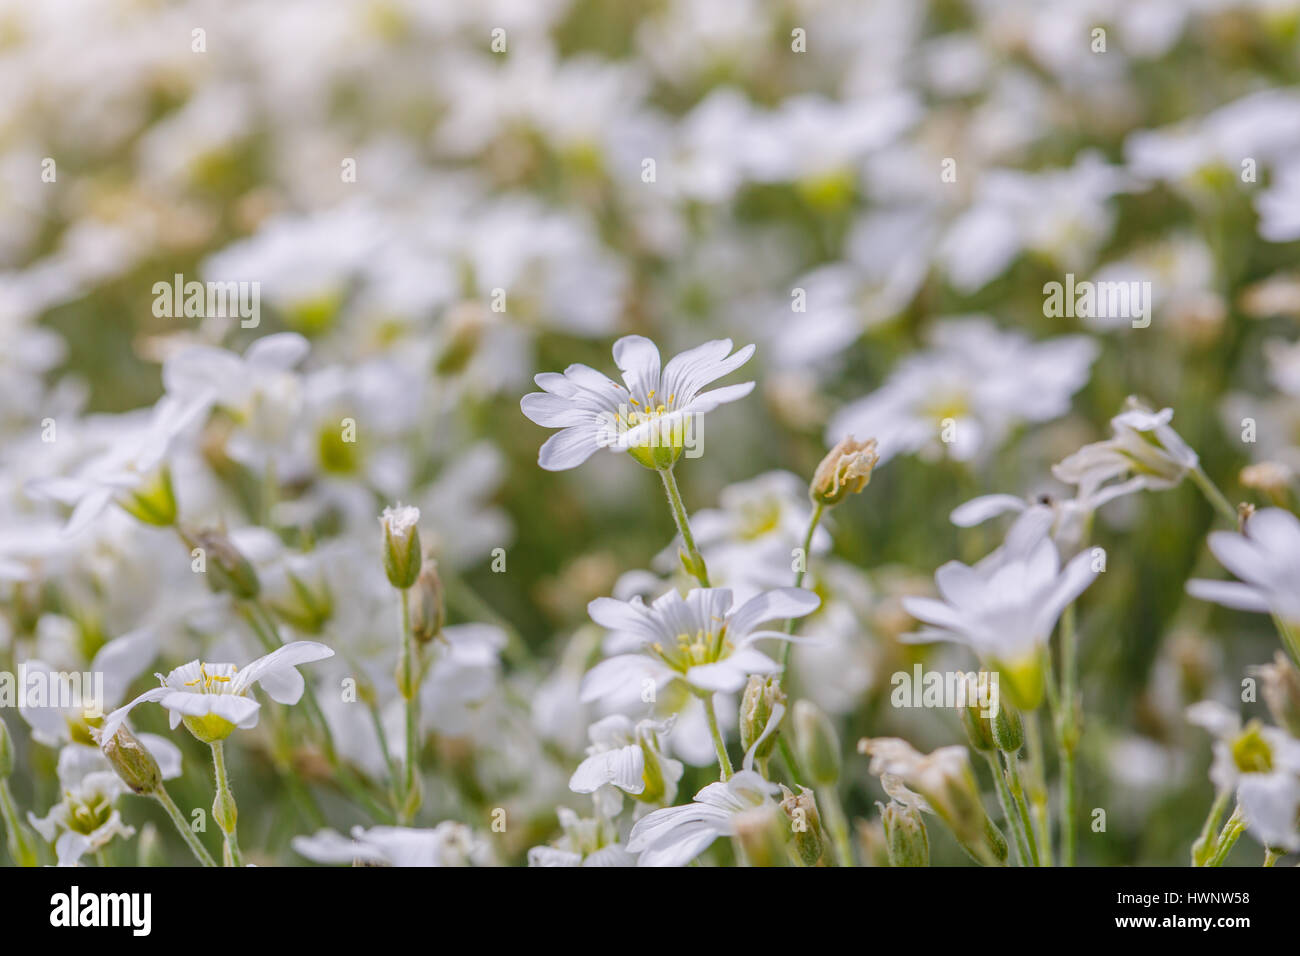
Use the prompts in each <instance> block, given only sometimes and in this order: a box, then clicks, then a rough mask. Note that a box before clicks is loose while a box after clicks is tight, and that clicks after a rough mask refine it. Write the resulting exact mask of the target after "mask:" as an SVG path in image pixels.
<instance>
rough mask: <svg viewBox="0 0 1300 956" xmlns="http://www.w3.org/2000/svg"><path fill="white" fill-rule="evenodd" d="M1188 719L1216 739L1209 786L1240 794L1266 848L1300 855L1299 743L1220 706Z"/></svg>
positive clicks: (1194, 710) (1206, 706)
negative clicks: (1298, 851) (1244, 719)
mask: <svg viewBox="0 0 1300 956" xmlns="http://www.w3.org/2000/svg"><path fill="white" fill-rule="evenodd" d="M1187 719H1188V720H1189V721H1190V722H1191V723H1193V724H1196V725H1197V726H1199V727H1204V728H1205V729H1206V730H1208V731H1209V732H1210V733H1211V734H1213V735H1214V737H1215V742H1214V762H1213V764H1211V766H1210V780H1211V781H1212V782H1213V783H1214V785H1215V787H1216V788H1217V789H1218V791H1219V792H1220V793H1230V792H1232V791H1233V790H1236V792H1237V801H1238V803H1239V804H1240V805H1241V809H1242V811H1243V812H1244V813H1245V814H1246V824H1247V827H1248V828H1249V829H1250V832H1251V833H1252V834H1254V836H1255V838H1256V839H1258V840H1259V842H1260V843H1262V844H1264V846H1266V847H1274V848H1283V849H1286V850H1290V851H1294V850H1300V740H1296V739H1295V738H1293V737H1290V736H1288V735H1287V734H1286V733H1285V732H1284V731H1282V730H1279V729H1278V728H1276V727H1266V726H1264V725H1262V724H1261V723H1260V722H1259V721H1257V720H1252V721H1251V722H1250V723H1248V724H1247V725H1246V726H1245V727H1242V725H1241V718H1240V717H1238V716H1237V715H1236V714H1235V713H1233V712H1232V711H1230V710H1229V709H1228V708H1226V707H1224V706H1223V705H1222V704H1220V703H1217V702H1216V701H1209V700H1204V701H1201V702H1200V703H1199V704H1193V705H1192V706H1191V707H1189V708H1187Z"/></svg>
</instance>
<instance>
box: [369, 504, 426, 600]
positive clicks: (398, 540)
mask: <svg viewBox="0 0 1300 956" xmlns="http://www.w3.org/2000/svg"><path fill="white" fill-rule="evenodd" d="M419 520H420V509H419V508H414V507H412V506H410V505H405V506H404V505H401V504H399V505H398V506H397V507H396V508H385V509H384V513H383V514H382V515H380V517H379V523H380V524H382V525H383V526H384V571H385V572H386V573H387V574H388V580H389V583H391V584H392V585H393V587H395V588H398V589H399V590H403V591H404V590H406V589H407V588H409V587H411V585H413V584H415V582H416V580H417V579H418V578H419V576H420V558H421V555H420V529H419V528H418V527H417V526H416V523H417V522H418V521H419Z"/></svg>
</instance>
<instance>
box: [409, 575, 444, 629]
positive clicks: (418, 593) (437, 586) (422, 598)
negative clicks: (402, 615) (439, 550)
mask: <svg viewBox="0 0 1300 956" xmlns="http://www.w3.org/2000/svg"><path fill="white" fill-rule="evenodd" d="M446 622H447V609H446V606H445V605H444V603H443V599H442V579H441V578H440V577H438V562H437V561H434V560H433V559H432V558H427V559H425V561H424V565H423V567H421V568H420V576H419V577H418V578H416V579H415V586H414V587H413V588H411V634H412V636H414V637H415V639H416V640H417V641H419V642H420V643H421V644H427V643H429V641H431V640H433V639H434V638H435V637H437V636H438V635H439V634H440V633H441V632H442V626H443V624H445V623H446Z"/></svg>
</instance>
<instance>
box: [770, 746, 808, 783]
mask: <svg viewBox="0 0 1300 956" xmlns="http://www.w3.org/2000/svg"><path fill="white" fill-rule="evenodd" d="M776 749H777V750H779V751H781V759H782V760H783V761H785V769H786V770H788V771H790V780H791V781H792V782H793V783H794V785H795V786H796V787H802V786H804V780H806V779H807V778H806V777H805V776H804V775H803V768H802V767H800V766H799V759H798V758H797V757H795V755H794V749H793V748H792V747H791V746H790V742H789V741H788V740H786V739H785V735H784V734H777V737H776Z"/></svg>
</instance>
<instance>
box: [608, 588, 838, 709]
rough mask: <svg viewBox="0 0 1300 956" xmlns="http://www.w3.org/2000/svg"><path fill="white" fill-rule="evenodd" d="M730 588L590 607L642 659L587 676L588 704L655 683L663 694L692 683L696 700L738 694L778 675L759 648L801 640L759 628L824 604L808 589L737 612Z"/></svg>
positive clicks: (762, 598)
mask: <svg viewBox="0 0 1300 956" xmlns="http://www.w3.org/2000/svg"><path fill="white" fill-rule="evenodd" d="M731 602H732V595H731V591H730V590H728V589H727V588H695V589H693V590H692V591H690V592H689V593H688V594H687V595H686V596H685V597H682V595H681V594H679V593H678V592H677V591H669V592H668V593H667V594H665V595H663V596H662V597H660V598H658V599H657V600H656V601H655V602H654V603H653V604H651V605H649V606H647V605H646V604H645V603H643V602H642V601H641V599H640V598H639V597H638V598H633V599H632V600H631V601H617V600H615V599H614V598H597V599H596V600H594V601H592V602H591V604H589V605H588V606H587V610H588V611H589V612H590V614H591V618H592V620H594V621H595V622H596V623H597V624H601V625H604V626H605V627H607V628H610V629H611V630H613V631H614V632H615V636H616V638H617V640H616V641H615V645H616V646H619V647H626V648H629V649H631V648H636V649H637V651H636V653H624V654H618V655H616V656H614V657H610V658H607V659H605V660H603V661H601V662H600V663H599V664H597V665H596V666H595V667H593V668H592V669H591V670H590V671H588V672H587V676H586V677H585V678H583V681H582V699H583V700H584V701H592V700H597V699H599V698H602V697H605V696H608V695H613V694H616V693H617V692H619V691H620V690H625V689H626V688H627V687H628V686H629V685H631V686H638V685H639V684H640V683H641V682H643V681H646V680H650V681H653V682H654V684H655V686H656V687H657V688H661V687H663V686H664V685H666V684H668V683H669V682H671V681H674V680H682V681H685V682H686V683H687V684H688V685H689V686H690V687H691V689H692V690H694V691H695V692H696V693H700V694H707V693H712V692H714V691H721V692H723V693H735V692H736V691H739V690H740V689H741V688H742V687H744V686H745V683H746V681H747V680H748V678H749V675H750V674H775V673H777V672H779V671H780V669H781V667H780V665H779V664H777V662H776V661H774V660H772V658H770V657H768V656H767V655H766V654H764V653H763V652H762V651H760V650H759V649H758V648H757V647H755V646H754V644H755V642H756V641H759V640H762V639H764V638H772V639H774V640H783V641H790V640H797V638H792V637H790V636H789V635H787V634H786V633H784V632H783V631H764V630H758V629H757V628H758V627H759V625H760V624H763V623H765V622H767V621H775V620H778V619H783V618H791V617H803V616H804V615H805V614H810V613H812V612H813V611H814V610H816V608H817V606H818V605H819V604H820V603H821V599H820V598H818V597H817V595H815V594H813V593H812V592H811V591H808V590H805V589H803V588H780V589H778V590H775V591H765V592H763V593H762V594H759V595H758V596H757V597H754V598H751V599H750V600H749V601H747V602H745V603H744V604H742V605H740V606H739V607H737V608H732V606H731Z"/></svg>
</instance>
